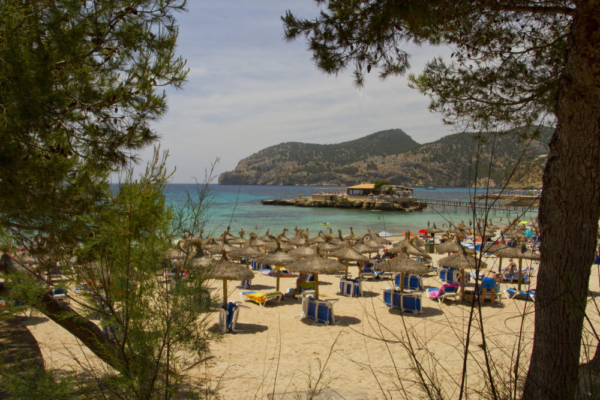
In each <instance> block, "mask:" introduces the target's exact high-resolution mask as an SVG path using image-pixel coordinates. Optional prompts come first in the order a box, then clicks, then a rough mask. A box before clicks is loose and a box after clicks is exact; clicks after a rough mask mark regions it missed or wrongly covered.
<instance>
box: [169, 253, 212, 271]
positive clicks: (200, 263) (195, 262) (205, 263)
mask: <svg viewBox="0 0 600 400" xmlns="http://www.w3.org/2000/svg"><path fill="white" fill-rule="evenodd" d="M214 262H216V260H215V259H214V258H212V257H209V256H202V257H192V258H189V259H188V260H187V262H185V260H182V259H179V260H175V261H173V265H174V266H175V267H177V269H179V268H181V267H188V268H206V267H209V266H210V265H211V264H213V263H214Z"/></svg>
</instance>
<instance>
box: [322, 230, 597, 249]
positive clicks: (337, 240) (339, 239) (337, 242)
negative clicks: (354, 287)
mask: <svg viewBox="0 0 600 400" xmlns="http://www.w3.org/2000/svg"><path fill="white" fill-rule="evenodd" d="M599 234H600V233H599ZM329 243H331V244H335V245H344V244H346V239H344V237H343V236H342V230H341V229H338V237H336V238H333V239H331V240H330V241H329Z"/></svg>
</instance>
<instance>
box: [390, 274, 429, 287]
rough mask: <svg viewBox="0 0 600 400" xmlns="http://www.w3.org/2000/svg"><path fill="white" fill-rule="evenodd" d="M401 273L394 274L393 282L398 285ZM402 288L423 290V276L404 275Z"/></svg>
mask: <svg viewBox="0 0 600 400" xmlns="http://www.w3.org/2000/svg"><path fill="white" fill-rule="evenodd" d="M401 276H402V274H396V277H395V279H394V283H395V286H396V287H400V278H401ZM404 288H405V289H409V290H423V277H422V276H421V275H410V274H406V275H404Z"/></svg>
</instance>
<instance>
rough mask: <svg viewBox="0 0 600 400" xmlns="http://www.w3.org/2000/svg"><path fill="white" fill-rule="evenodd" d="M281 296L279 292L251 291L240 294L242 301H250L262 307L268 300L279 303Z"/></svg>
mask: <svg viewBox="0 0 600 400" xmlns="http://www.w3.org/2000/svg"><path fill="white" fill-rule="evenodd" d="M282 296H283V295H282V294H281V292H271V293H260V292H254V291H252V292H242V293H240V297H241V299H242V301H244V302H246V301H252V302H254V303H256V304H260V305H261V306H263V307H264V305H265V304H266V303H267V301H269V300H277V302H278V303H279V302H280V301H281V298H282Z"/></svg>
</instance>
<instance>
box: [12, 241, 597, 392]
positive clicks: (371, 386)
mask: <svg viewBox="0 0 600 400" xmlns="http://www.w3.org/2000/svg"><path fill="white" fill-rule="evenodd" d="M396 239H397V238H396ZM443 256H444V255H437V254H433V255H432V258H433V262H434V265H437V262H436V261H437V260H438V259H440V258H442V257H443ZM485 261H486V262H488V267H491V268H493V269H495V270H497V268H498V265H497V259H495V258H486V259H485ZM527 263H529V261H527ZM503 264H504V265H506V264H507V262H506V261H504V263H503ZM533 266H534V268H535V269H536V270H535V271H534V277H533V279H532V282H531V283H532V287H535V286H534V285H535V275H536V274H537V267H538V266H539V264H536V262H534V263H533ZM349 272H350V275H351V276H354V277H356V276H357V274H358V268H357V267H356V266H354V265H352V264H351V267H350V270H349ZM254 274H255V278H254V280H253V282H252V283H253V290H258V291H261V292H265V293H266V292H270V291H273V290H275V281H276V278H274V277H269V276H264V275H262V274H260V273H259V272H258V271H255V272H254ZM340 276H342V274H332V275H324V274H323V275H319V280H320V283H321V284H320V286H319V287H320V293H321V296H320V298H321V299H324V300H325V299H327V300H331V301H332V302H333V304H334V312H335V318H336V322H338V323H337V324H336V325H329V326H318V325H314V323H313V321H311V320H307V319H300V318H299V316H300V314H301V303H300V302H299V301H298V300H296V299H293V298H291V299H289V298H288V299H285V300H283V301H281V302H279V303H277V302H272V301H271V302H268V303H267V304H266V306H264V307H262V306H260V305H258V304H255V303H251V302H245V303H242V304H240V313H239V318H238V324H237V326H236V328H237V329H241V330H243V331H244V332H240V333H235V334H225V335H224V336H223V339H222V340H221V341H215V342H212V343H211V352H212V355H213V356H214V358H213V359H212V360H211V362H210V364H209V365H208V366H206V367H202V368H198V369H197V370H194V371H192V374H191V375H192V379H193V378H194V377H202V378H208V379H209V384H210V386H211V387H213V388H216V387H217V386H218V387H219V394H220V395H221V396H222V397H223V398H226V399H233V398H236V399H246V398H249V399H250V398H271V395H272V394H273V393H274V394H275V397H274V398H290V399H294V398H306V393H304V392H306V391H308V390H316V391H317V392H319V391H320V394H321V395H322V396H323V397H322V398H349V399H367V398H368V399H390V398H406V397H408V398H421V397H427V392H426V390H432V388H433V385H431V382H427V383H428V384H426V385H425V387H423V385H421V384H420V382H419V379H417V375H416V374H415V372H414V367H415V365H416V363H417V362H418V363H420V364H421V365H422V368H423V371H424V372H426V373H427V374H428V376H429V378H426V379H432V380H433V381H435V382H438V383H439V386H440V387H441V389H442V390H443V397H444V398H455V397H457V396H458V392H459V390H460V379H461V373H462V370H463V359H464V352H465V343H466V339H467V337H469V338H470V345H469V353H468V362H467V365H466V371H467V375H466V376H467V381H466V387H467V391H468V392H469V393H470V394H471V395H476V393H477V392H478V391H482V392H485V391H486V390H488V389H486V388H485V387H484V379H483V377H484V374H485V373H486V371H485V369H484V367H483V366H484V352H483V351H482V345H483V339H482V335H481V328H482V327H483V330H484V332H485V339H486V345H487V346H488V348H489V349H490V352H489V354H490V356H491V360H492V363H493V365H494V368H495V371H494V374H495V375H496V378H497V380H498V382H499V383H501V384H502V382H508V381H509V379H510V378H509V374H511V373H512V374H513V380H514V360H515V357H516V354H517V352H518V351H519V349H520V352H521V354H522V357H521V359H520V364H519V367H518V370H519V373H518V375H519V380H521V379H522V378H523V377H524V375H525V373H526V371H527V358H528V356H529V354H530V351H531V345H532V335H533V314H532V312H533V303H532V302H531V301H528V302H526V301H524V300H521V299H518V300H508V299H506V298H505V297H504V294H503V296H502V297H503V299H502V301H501V303H498V302H497V303H496V304H495V305H494V306H493V307H492V306H491V305H490V302H489V301H487V302H486V303H485V304H484V305H483V306H482V308H481V314H480V313H479V312H478V310H475V311H474V312H473V313H472V315H471V312H470V311H471V307H470V304H469V303H467V302H460V301H458V300H447V301H446V302H445V303H444V304H441V305H440V304H439V303H438V301H434V300H431V299H428V298H427V297H426V296H425V293H424V292H423V294H422V304H423V312H422V314H419V315H413V314H408V313H404V314H402V313H400V312H399V311H398V310H390V309H388V308H387V307H386V306H385V304H384V303H383V297H382V290H383V289H384V288H387V287H390V286H393V282H392V281H390V280H370V281H365V282H363V291H364V297H359V298H356V297H354V298H352V297H344V296H341V295H339V294H338V291H339V279H340ZM424 284H425V288H429V287H438V288H439V287H440V286H441V283H440V281H439V278H438V276H430V277H427V278H425V279H424ZM472 285H473V281H471V283H470V284H467V289H468V288H469V286H472ZM294 286H295V278H281V291H282V292H285V291H287V288H290V287H294ZM212 287H213V288H214V289H213V291H212V295H213V296H219V297H220V296H221V295H222V294H221V290H222V284H221V281H216V282H212ZM513 287H516V283H501V288H502V290H505V289H507V288H513ZM229 290H230V292H229V293H228V297H229V300H233V301H239V300H240V296H239V294H240V292H241V291H242V289H240V288H237V287H236V282H231V284H230V285H229ZM590 290H591V291H592V292H596V293H597V292H598V291H599V288H598V274H597V269H596V268H593V270H592V278H591V280H590ZM589 299H590V301H592V299H591V297H590V298H589ZM470 317H472V318H473V322H472V324H471V327H470V330H469V324H468V321H469V318H470ZM211 318H212V320H211V321H212V322H211V324H209V329H213V330H217V329H218V313H217V312H213V313H212V316H211ZM23 322H24V323H25V324H26V325H27V327H28V328H29V329H30V331H31V332H32V334H33V335H34V336H35V338H36V340H37V341H38V343H39V345H40V347H41V350H42V354H43V356H44V362H45V364H46V367H47V368H54V369H70V368H75V369H77V368H78V366H77V363H76V362H75V361H74V360H73V356H76V357H77V359H79V360H80V361H84V362H88V361H90V360H92V361H91V362H94V361H93V360H94V359H95V357H94V356H93V354H91V352H89V351H88V350H86V349H85V348H83V347H81V346H79V344H78V343H77V341H76V340H75V339H74V338H73V337H72V336H71V335H69V334H68V333H67V332H66V331H64V330H63V329H62V328H61V327H59V326H58V325H56V324H55V323H54V322H52V321H50V320H48V319H47V318H45V317H44V316H39V315H38V316H34V317H32V318H29V319H23ZM481 322H482V323H483V325H482V324H481ZM592 323H593V324H594V326H595V328H596V329H599V328H600V321H599V318H598V316H597V315H596V316H595V317H594V319H593V320H592ZM519 331H522V335H521V337H522V339H521V341H520V342H519V340H518V337H519ZM588 331H589V329H587V330H584V345H583V350H582V360H584V359H585V357H587V356H589V355H590V354H592V355H593V352H594V351H595V347H589V346H588V345H587V344H588V343H587V342H588V341H589V342H594V341H592V340H591V334H590V333H589V332H588ZM588 336H589V337H588ZM588 339H589V340H588ZM411 354H412V356H411ZM511 360H512V361H511ZM520 382H522V381H520ZM497 389H499V390H510V388H502V387H500V388H497ZM327 396H329V397H327ZM317 398H319V397H317Z"/></svg>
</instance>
